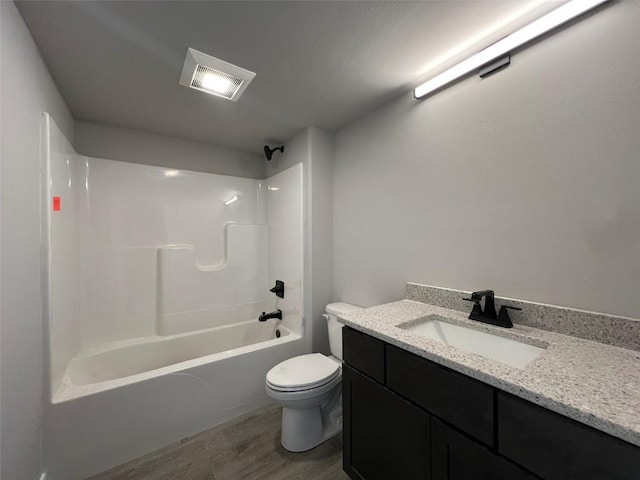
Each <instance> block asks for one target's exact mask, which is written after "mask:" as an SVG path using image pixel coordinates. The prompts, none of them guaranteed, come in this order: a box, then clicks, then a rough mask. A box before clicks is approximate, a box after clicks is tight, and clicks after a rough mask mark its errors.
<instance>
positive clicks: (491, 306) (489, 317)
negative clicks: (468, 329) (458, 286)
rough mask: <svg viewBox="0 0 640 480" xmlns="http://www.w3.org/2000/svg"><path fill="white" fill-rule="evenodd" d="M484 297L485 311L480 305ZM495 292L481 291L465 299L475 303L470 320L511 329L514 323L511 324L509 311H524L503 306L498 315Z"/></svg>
mask: <svg viewBox="0 0 640 480" xmlns="http://www.w3.org/2000/svg"><path fill="white" fill-rule="evenodd" d="M483 297H484V310H483V309H482V305H480V301H481V300H482V298H483ZM494 297H495V292H494V291H493V290H480V291H477V292H473V293H472V294H471V298H463V300H466V301H468V302H473V309H472V310H471V313H470V314H469V318H470V319H471V320H477V321H478V322H483V323H489V324H491V325H496V326H498V327H504V328H511V327H513V323H512V322H511V318H510V317H509V311H508V309H511V310H522V309H521V308H518V307H510V306H507V305H502V306H501V307H500V313H498V314H496V305H495V301H494V300H495V298H494Z"/></svg>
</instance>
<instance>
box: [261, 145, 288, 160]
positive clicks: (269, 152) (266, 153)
mask: <svg viewBox="0 0 640 480" xmlns="http://www.w3.org/2000/svg"><path fill="white" fill-rule="evenodd" d="M277 151H280V152H281V153H284V145H280V146H279V147H275V148H269V145H265V146H264V156H265V157H267V160H271V158H272V157H273V152H277Z"/></svg>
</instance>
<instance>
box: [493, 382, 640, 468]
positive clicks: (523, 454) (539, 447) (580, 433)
mask: <svg viewBox="0 0 640 480" xmlns="http://www.w3.org/2000/svg"><path fill="white" fill-rule="evenodd" d="M498 450H499V451H500V453H501V454H503V455H504V456H506V457H509V458H510V459H512V460H513V461H514V462H516V463H519V464H520V465H522V466H523V467H525V468H527V469H529V470H531V471H532V472H534V473H536V474H537V475H540V476H541V477H543V478H545V479H547V480H556V479H557V480H596V479H597V480H602V479H607V480H630V479H639V478H640V448H639V447H636V446H634V445H631V444H629V443H626V442H624V441H622V440H619V439H617V438H615V437H612V436H610V435H607V434H605V433H602V432H600V431H598V430H595V429H593V428H591V427H588V426H586V425H583V424H581V423H578V422H575V421H573V420H571V419H568V418H566V417H563V416H561V415H558V414H557V413H554V412H551V411H549V410H547V409H545V408H542V407H539V406H537V405H534V404H532V403H529V402H526V401H524V400H520V399H518V398H515V397H513V396H511V395H508V394H504V393H499V394H498Z"/></svg>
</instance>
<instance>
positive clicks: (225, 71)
mask: <svg viewBox="0 0 640 480" xmlns="http://www.w3.org/2000/svg"><path fill="white" fill-rule="evenodd" d="M255 76H256V74H255V73H253V72H250V71H249V70H245V69H244V68H240V67H238V66H236V65H232V64H231V63H228V62H225V61H224V60H220V59H219V58H215V57H212V56H210V55H207V54H205V53H202V52H199V51H198V50H194V49H193V48H188V49H187V57H186V58H185V60H184V65H183V67H182V74H181V75H180V85H184V86H185V87H190V88H195V89H196V90H200V91H201V92H205V93H209V94H211V95H215V96H217V97H222V98H226V99H227V100H231V101H232V102H237V101H238V99H239V98H240V95H242V92H244V91H245V90H246V88H247V87H248V86H249V83H251V80H253V78H254V77H255Z"/></svg>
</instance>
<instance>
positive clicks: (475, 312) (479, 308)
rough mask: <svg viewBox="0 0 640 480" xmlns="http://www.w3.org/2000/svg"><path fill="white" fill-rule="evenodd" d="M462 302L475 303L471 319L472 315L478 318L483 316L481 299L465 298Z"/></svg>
mask: <svg viewBox="0 0 640 480" xmlns="http://www.w3.org/2000/svg"><path fill="white" fill-rule="evenodd" d="M462 300H466V301H467V302H473V309H472V310H471V314H470V315H469V318H471V316H472V315H474V316H476V315H482V306H481V305H480V300H481V298H473V297H471V298H463V299H462Z"/></svg>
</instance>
